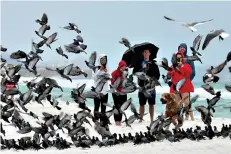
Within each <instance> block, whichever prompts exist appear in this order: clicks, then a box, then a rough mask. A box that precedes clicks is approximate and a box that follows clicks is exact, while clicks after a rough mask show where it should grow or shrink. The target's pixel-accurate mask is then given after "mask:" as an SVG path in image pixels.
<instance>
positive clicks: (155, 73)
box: [153, 63, 160, 80]
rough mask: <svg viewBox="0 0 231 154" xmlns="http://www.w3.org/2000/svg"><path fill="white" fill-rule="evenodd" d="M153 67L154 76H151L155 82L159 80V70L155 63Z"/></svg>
mask: <svg viewBox="0 0 231 154" xmlns="http://www.w3.org/2000/svg"><path fill="white" fill-rule="evenodd" d="M153 67H154V74H153V75H154V77H155V78H156V79H157V80H159V79H160V69H159V67H158V66H157V65H156V64H155V63H154V65H153Z"/></svg>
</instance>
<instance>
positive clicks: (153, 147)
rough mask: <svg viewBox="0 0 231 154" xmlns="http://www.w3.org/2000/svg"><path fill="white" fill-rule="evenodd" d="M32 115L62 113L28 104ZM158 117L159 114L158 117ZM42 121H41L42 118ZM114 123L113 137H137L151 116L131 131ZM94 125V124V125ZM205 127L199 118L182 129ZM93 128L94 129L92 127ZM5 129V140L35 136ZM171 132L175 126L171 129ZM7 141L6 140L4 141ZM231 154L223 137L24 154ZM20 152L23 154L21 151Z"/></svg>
mask: <svg viewBox="0 0 231 154" xmlns="http://www.w3.org/2000/svg"><path fill="white" fill-rule="evenodd" d="M26 107H27V108H28V109H29V111H33V112H34V113H35V114H37V115H38V116H39V117H41V116H42V112H48V113H52V114H59V113H60V111H58V110H56V109H54V108H53V107H51V105H50V104H48V103H44V107H43V106H42V105H40V104H37V103H32V104H28V105H27V106H26ZM60 107H61V108H62V110H61V111H63V112H65V113H68V114H74V113H77V112H78V111H79V109H78V107H77V104H74V103H71V104H70V105H66V104H65V103H62V104H60ZM126 113H127V114H128V115H129V114H131V113H130V111H129V110H128V111H126ZM21 115H22V116H23V117H24V118H25V120H26V121H29V122H30V124H31V125H32V126H36V125H38V124H37V123H36V119H33V118H32V117H29V116H28V115H24V114H21ZM156 115H157V114H156ZM39 119H41V118H39ZM110 120H111V122H112V125H110V126H109V127H110V131H111V132H112V133H125V134H128V133H129V132H131V133H132V134H134V133H135V132H140V131H146V126H147V125H149V124H150V121H149V117H148V115H147V116H145V118H144V120H145V121H144V122H143V123H138V121H135V122H134V123H133V124H132V128H128V127H125V124H122V126H121V127H118V126H115V125H114V123H113V117H111V119H110ZM222 123H225V124H231V119H221V118H213V122H212V125H216V126H217V127H218V129H220V128H221V126H222ZM92 125H93V123H92ZM196 125H198V126H202V128H203V127H204V124H203V122H202V121H201V120H200V117H196V120H195V121H185V123H184V126H183V128H188V127H194V128H195V126H196ZM85 126H86V127H87V128H88V129H89V130H90V136H98V137H99V135H98V134H97V133H96V131H95V130H94V128H93V127H91V126H89V125H85ZM93 126H94V125H93ZM3 127H4V129H5V130H6V136H5V137H6V138H8V139H10V138H14V139H17V138H21V137H23V136H32V135H33V133H32V132H30V133H28V134H18V133H17V132H16V131H17V129H16V128H15V127H13V126H9V124H6V123H3ZM170 128H172V126H171V127H170ZM58 133H60V135H61V136H62V137H64V138H66V139H67V141H70V138H67V134H63V133H62V132H61V131H58ZM3 138H4V137H3ZM230 151H231V140H230V139H229V138H226V139H223V138H222V137H220V138H214V139H212V140H204V141H199V142H198V141H191V140H187V139H185V140H182V141H181V142H177V143H170V142H169V141H167V140H164V141H163V142H153V143H150V144H142V145H133V143H127V144H121V145H116V146H112V147H102V148H99V147H97V146H92V147H91V148H90V149H82V148H76V147H74V146H72V147H71V148H70V149H65V150H57V149H56V148H49V149H46V150H39V151H34V150H27V151H22V152H23V153H25V154H34V153H37V154H48V153H49V154H51V153H52V154H53V153H56V154H64V153H69V154H74V153H78V154H86V153H88V154H98V153H100V154H108V153H110V154H118V153H121V154H139V153H150V152H152V153H155V154H169V153H171V154H175V153H177V154H181V153H182V154H185V153H187V154H195V153H197V154H200V153H201V154H202V153H209V154H218V153H223V154H228V153H230ZM2 152H4V154H14V153H18V152H19V151H15V150H4V151H2ZM20 152H21V151H20Z"/></svg>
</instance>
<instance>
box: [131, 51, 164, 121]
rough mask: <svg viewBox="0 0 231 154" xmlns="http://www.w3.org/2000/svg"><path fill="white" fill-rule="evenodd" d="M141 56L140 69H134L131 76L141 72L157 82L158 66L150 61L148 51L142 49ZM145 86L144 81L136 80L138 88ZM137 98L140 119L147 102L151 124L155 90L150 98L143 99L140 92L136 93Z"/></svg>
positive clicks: (158, 76)
mask: <svg viewBox="0 0 231 154" xmlns="http://www.w3.org/2000/svg"><path fill="white" fill-rule="evenodd" d="M142 54H143V61H142V62H141V63H140V66H141V69H139V67H134V69H133V74H134V73H135V72H138V71H141V72H145V73H146V74H147V75H148V76H149V77H154V78H155V79H157V80H159V78H160V71H159V67H158V65H156V63H155V60H153V59H150V56H151V52H150V49H144V50H143V52H142ZM138 65H139V64H138ZM137 69H139V70H137ZM146 84H147V83H146V82H145V81H142V80H139V79H138V85H139V86H140V87H143V86H145V85H146ZM138 97H139V104H140V115H141V117H142V118H143V116H144V112H145V104H146V102H147V101H148V104H149V113H150V121H151V122H152V121H153V118H154V105H155V103H156V91H155V89H154V90H153V91H152V93H151V97H150V98H147V97H145V95H144V94H143V93H142V92H139V93H138ZM140 122H141V121H140Z"/></svg>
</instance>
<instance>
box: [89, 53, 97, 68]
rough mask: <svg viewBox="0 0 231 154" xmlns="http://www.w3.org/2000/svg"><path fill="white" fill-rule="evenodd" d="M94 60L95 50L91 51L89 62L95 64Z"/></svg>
mask: <svg viewBox="0 0 231 154" xmlns="http://www.w3.org/2000/svg"><path fill="white" fill-rule="evenodd" d="M95 61H96V52H93V53H92V54H91V56H90V58H89V64H91V65H95Z"/></svg>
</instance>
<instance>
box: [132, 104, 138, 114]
mask: <svg viewBox="0 0 231 154" xmlns="http://www.w3.org/2000/svg"><path fill="white" fill-rule="evenodd" d="M131 111H132V112H133V113H137V110H136V107H135V105H134V104H133V103H131Z"/></svg>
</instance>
